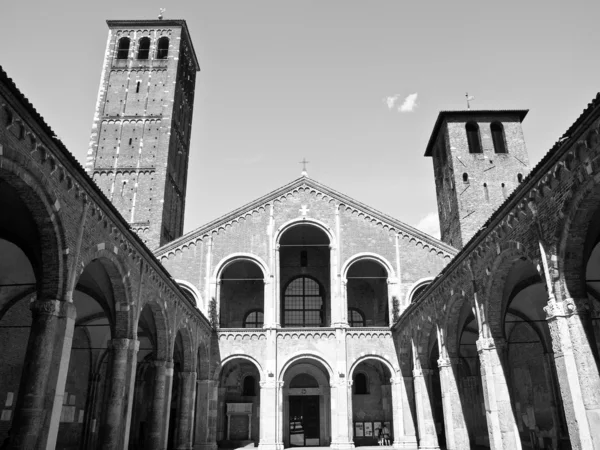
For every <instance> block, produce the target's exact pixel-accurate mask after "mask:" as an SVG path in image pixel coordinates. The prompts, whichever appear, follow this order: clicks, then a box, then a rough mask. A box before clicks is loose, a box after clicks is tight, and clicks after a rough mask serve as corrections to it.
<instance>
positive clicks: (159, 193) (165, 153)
mask: <svg viewBox="0 0 600 450" xmlns="http://www.w3.org/2000/svg"><path fill="white" fill-rule="evenodd" d="M107 24H108V28H109V32H108V43H107V46H106V53H105V55H104V65H103V68H102V75H101V78H100V90H99V93H98V101H97V104H96V111H95V114H94V123H93V126H92V135H91V138H90V148H89V150H88V154H87V161H86V171H87V172H88V174H89V175H90V176H91V177H92V178H93V179H94V181H95V182H96V184H97V185H98V186H99V187H100V189H102V191H103V192H104V193H105V194H106V196H107V197H108V198H109V199H110V200H111V201H112V202H113V204H114V205H115V206H116V208H117V209H118V210H119V212H120V213H121V214H122V215H123V217H124V218H125V219H126V220H127V221H128V222H129V223H130V224H131V227H132V228H133V229H134V230H135V231H136V232H137V233H138V234H139V235H140V237H141V238H142V239H143V240H144V242H145V243H146V244H147V245H148V247H150V248H151V249H154V248H157V247H160V246H162V245H164V244H166V243H167V242H169V241H172V240H173V239H176V238H177V237H179V236H181V235H182V233H183V216H184V209H185V193H186V184H187V170H188V160H189V148H190V135H191V128H192V113H193V108H194V89H195V83H196V72H198V71H199V70H200V67H199V65H198V60H197V58H196V54H195V52H194V47H193V46H192V41H191V38H190V34H189V31H188V28H187V25H186V22H185V21H184V20H108V21H107Z"/></svg>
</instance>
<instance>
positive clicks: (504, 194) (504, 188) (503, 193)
mask: <svg viewBox="0 0 600 450" xmlns="http://www.w3.org/2000/svg"><path fill="white" fill-rule="evenodd" d="M502 195H503V196H504V198H506V184H504V183H502Z"/></svg>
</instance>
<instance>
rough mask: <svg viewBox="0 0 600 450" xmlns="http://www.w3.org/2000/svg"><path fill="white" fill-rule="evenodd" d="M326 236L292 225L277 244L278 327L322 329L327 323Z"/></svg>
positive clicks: (327, 247) (328, 250)
mask: <svg viewBox="0 0 600 450" xmlns="http://www.w3.org/2000/svg"><path fill="white" fill-rule="evenodd" d="M329 247H330V241H329V236H327V234H326V233H325V232H324V231H323V230H321V229H320V228H318V227H317V226H315V225H306V224H300V225H294V226H292V227H290V228H289V229H287V230H286V231H284V233H283V235H282V236H281V238H280V240H279V276H280V286H281V324H282V325H283V326H284V327H322V326H329V324H330V322H331V308H330V307H329V305H330V304H331V275H330V273H331V271H330V248H329Z"/></svg>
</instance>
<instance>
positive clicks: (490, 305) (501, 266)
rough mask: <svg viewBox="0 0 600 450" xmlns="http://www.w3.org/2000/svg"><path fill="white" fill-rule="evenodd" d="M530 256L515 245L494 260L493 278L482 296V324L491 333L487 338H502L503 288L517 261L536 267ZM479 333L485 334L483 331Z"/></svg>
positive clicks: (521, 247) (491, 270) (519, 246)
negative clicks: (484, 324) (485, 325)
mask: <svg viewBox="0 0 600 450" xmlns="http://www.w3.org/2000/svg"><path fill="white" fill-rule="evenodd" d="M530 256H531V255H529V254H527V252H526V251H525V249H524V247H523V246H522V245H520V244H517V245H511V246H508V248H506V249H505V250H504V251H503V252H501V253H500V254H499V255H498V256H497V257H496V258H495V259H494V262H493V263H492V266H491V269H490V273H492V274H493V276H492V277H490V280H489V282H488V283H487V286H486V289H485V295H484V296H483V298H484V299H485V300H484V308H483V310H484V318H483V322H484V323H487V328H488V329H489V332H490V333H491V336H488V337H493V338H504V327H503V325H502V324H503V322H504V320H503V317H504V312H505V305H504V301H503V296H504V289H503V286H504V283H505V282H506V277H507V276H508V274H509V273H510V270H511V268H512V267H513V265H514V264H515V262H517V261H518V260H524V261H528V262H529V263H530V264H531V265H532V266H533V267H534V268H535V267H536V266H535V263H534V261H533V258H531V257H530ZM481 332H482V333H485V329H484V330H481Z"/></svg>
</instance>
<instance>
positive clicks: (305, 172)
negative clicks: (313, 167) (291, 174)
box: [299, 158, 310, 177]
mask: <svg viewBox="0 0 600 450" xmlns="http://www.w3.org/2000/svg"><path fill="white" fill-rule="evenodd" d="M309 162H310V161H307V160H306V158H302V161H300V163H299V164H302V176H303V177H307V176H308V172H307V171H306V165H307V164H308V163H309Z"/></svg>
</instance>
